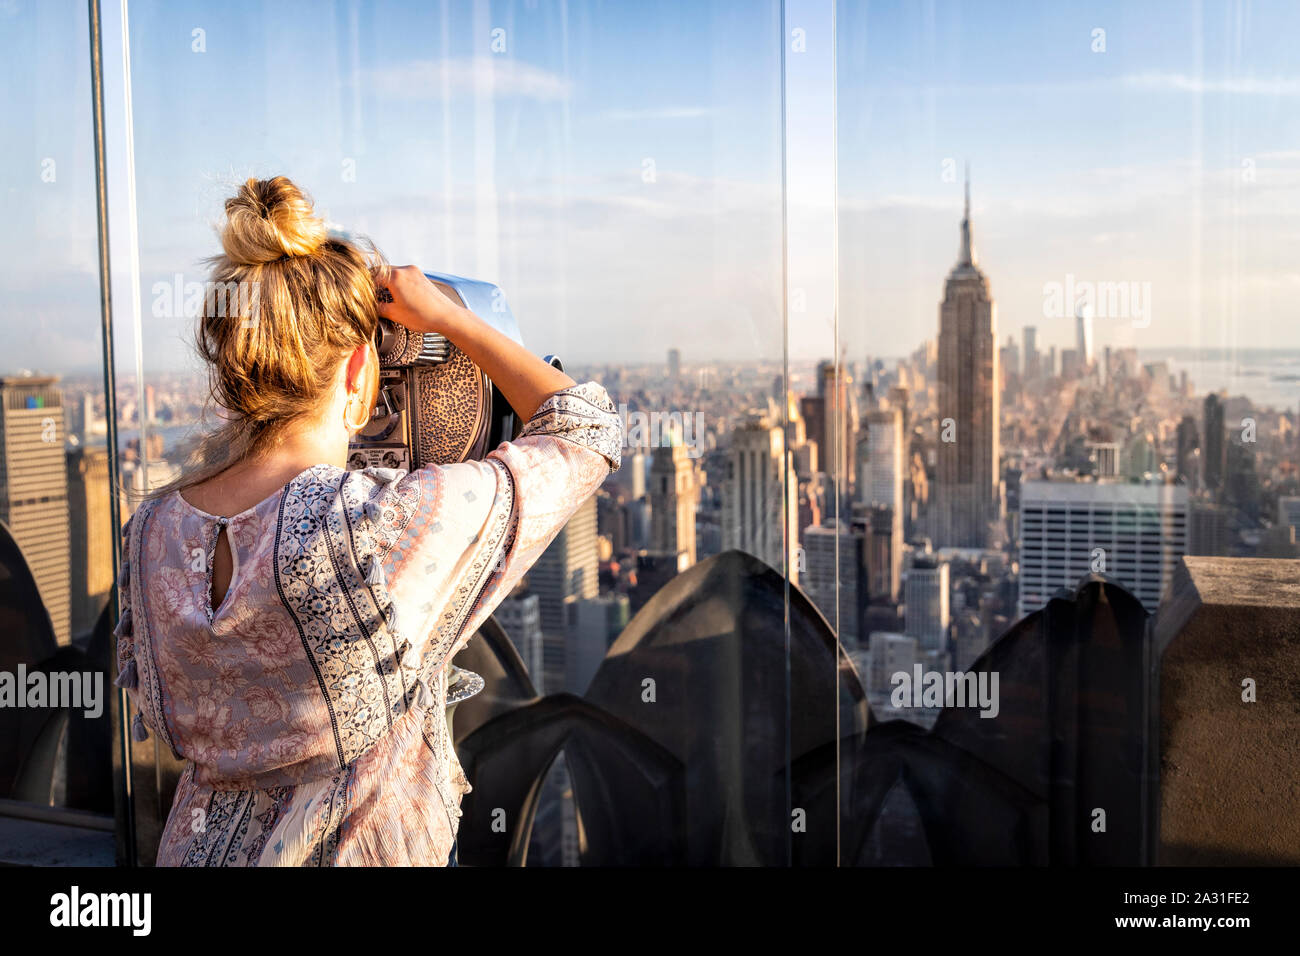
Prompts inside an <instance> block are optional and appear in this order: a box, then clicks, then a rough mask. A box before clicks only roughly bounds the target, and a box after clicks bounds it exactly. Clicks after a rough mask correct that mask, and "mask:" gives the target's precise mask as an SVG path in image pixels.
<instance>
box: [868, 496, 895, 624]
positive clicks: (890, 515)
mask: <svg viewBox="0 0 1300 956" xmlns="http://www.w3.org/2000/svg"><path fill="white" fill-rule="evenodd" d="M867 520H868V522H869V527H868V532H869V534H868V538H867V600H868V601H881V602H887V603H892V602H894V601H897V600H898V587H899V582H900V581H901V577H900V572H901V570H902V567H903V516H902V514H901V513H900V511H899V509H897V508H889V507H886V506H884V505H874V506H872V508H871V511H870V513H869V517H868V519H867Z"/></svg>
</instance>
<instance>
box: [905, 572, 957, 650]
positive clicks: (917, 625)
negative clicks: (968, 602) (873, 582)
mask: <svg viewBox="0 0 1300 956" xmlns="http://www.w3.org/2000/svg"><path fill="white" fill-rule="evenodd" d="M903 594H904V598H903V600H904V602H905V604H906V609H905V611H904V617H903V620H904V622H905V623H904V626H903V630H905V631H906V632H907V633H908V635H909V636H911V637H914V638H916V640H917V643H918V644H919V645H920V649H921V650H923V651H945V650H947V648H948V623H949V620H950V603H949V602H950V596H949V591H948V562H947V561H940V560H936V559H933V558H917V559H916V563H914V564H913V565H912V567H910V568H908V569H907V583H906V584H905V585H904V586H903Z"/></svg>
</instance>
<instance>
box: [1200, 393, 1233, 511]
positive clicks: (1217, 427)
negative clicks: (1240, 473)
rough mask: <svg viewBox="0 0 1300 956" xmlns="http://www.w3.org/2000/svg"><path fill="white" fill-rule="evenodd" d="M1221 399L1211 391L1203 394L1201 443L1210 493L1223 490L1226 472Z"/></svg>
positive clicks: (1215, 493) (1226, 452) (1206, 484)
mask: <svg viewBox="0 0 1300 956" xmlns="http://www.w3.org/2000/svg"><path fill="white" fill-rule="evenodd" d="M1223 415H1224V409H1223V399H1221V398H1220V397H1219V396H1218V395H1215V394H1214V393H1213V392H1211V393H1210V394H1209V395H1206V396H1205V440H1204V441H1203V442H1202V443H1201V450H1202V455H1203V457H1202V459H1201V461H1202V463H1203V464H1202V468H1204V470H1205V475H1204V478H1205V488H1206V490H1208V491H1209V492H1210V493H1211V494H1212V495H1215V496H1217V495H1220V494H1222V492H1223V482H1224V478H1225V476H1226V475H1227V473H1228V442H1227V436H1226V434H1225V433H1224V417H1223Z"/></svg>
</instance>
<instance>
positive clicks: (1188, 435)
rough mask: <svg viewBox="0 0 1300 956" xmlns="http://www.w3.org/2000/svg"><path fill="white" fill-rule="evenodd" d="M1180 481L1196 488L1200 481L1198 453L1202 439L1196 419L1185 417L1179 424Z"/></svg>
mask: <svg viewBox="0 0 1300 956" xmlns="http://www.w3.org/2000/svg"><path fill="white" fill-rule="evenodd" d="M1177 436H1178V438H1177V441H1178V458H1177V461H1178V479H1179V480H1180V481H1181V482H1182V483H1183V484H1185V485H1188V486H1190V487H1195V486H1196V485H1197V483H1198V482H1199V480H1200V475H1198V474H1197V468H1196V464H1197V457H1196V452H1197V451H1199V450H1200V447H1201V438H1200V434H1199V432H1198V430H1197V428H1196V419H1194V418H1192V416H1191V415H1184V416H1183V419H1182V421H1180V422H1179V423H1178V432H1177Z"/></svg>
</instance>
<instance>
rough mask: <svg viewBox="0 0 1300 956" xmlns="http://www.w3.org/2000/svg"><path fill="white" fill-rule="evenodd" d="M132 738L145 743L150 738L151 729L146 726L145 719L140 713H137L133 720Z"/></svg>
mask: <svg viewBox="0 0 1300 956" xmlns="http://www.w3.org/2000/svg"><path fill="white" fill-rule="evenodd" d="M131 739H132V740H134V741H135V742H136V743H144V741H146V740H148V739H149V729H148V728H147V727H145V725H144V720H143V719H142V718H141V717H140V715H139V714H136V715H135V719H134V720H132V721H131Z"/></svg>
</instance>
